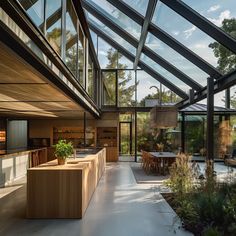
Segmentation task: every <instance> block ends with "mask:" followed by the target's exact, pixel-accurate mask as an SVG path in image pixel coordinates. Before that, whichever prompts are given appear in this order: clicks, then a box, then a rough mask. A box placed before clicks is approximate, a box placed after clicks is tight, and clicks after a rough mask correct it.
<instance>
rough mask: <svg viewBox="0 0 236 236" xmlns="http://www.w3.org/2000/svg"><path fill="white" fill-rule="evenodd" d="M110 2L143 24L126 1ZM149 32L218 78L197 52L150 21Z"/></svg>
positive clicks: (217, 72)
mask: <svg viewBox="0 0 236 236" xmlns="http://www.w3.org/2000/svg"><path fill="white" fill-rule="evenodd" d="M107 1H108V2H110V3H111V4H113V5H114V6H115V7H116V8H118V9H119V10H120V11H122V12H123V13H124V14H126V15H127V16H129V17H130V18H131V19H132V20H134V21H135V22H136V23H138V24H139V25H143V22H144V17H143V16H142V15H141V14H140V13H139V12H137V11H136V10H134V9H132V8H131V7H130V6H129V5H128V4H127V3H125V2H124V1H121V0H107ZM149 32H150V33H152V34H153V35H154V36H155V37H157V38H158V39H160V40H161V41H162V42H164V43H165V44H167V45H168V46H169V47H171V48H172V49H174V50H175V51H176V52H178V53H179V54H180V55H182V56H183V57H185V58H186V59H188V60H189V61H191V62H192V63H193V64H195V65H196V66H197V67H199V68H200V69H202V70H203V71H205V72H206V73H207V74H209V75H210V76H211V77H212V78H219V77H220V76H221V75H222V74H221V73H220V72H219V71H218V70H217V69H216V68H215V67H213V66H212V65H211V64H209V63H208V62H206V61H205V60H204V59H202V58H201V57H199V56H198V55H197V54H195V53H194V52H192V51H191V50H189V49H188V48H187V47H185V46H184V45H183V44H181V43H180V42H178V41H177V40H176V39H174V38H173V37H172V36H170V35H169V34H167V33H166V32H164V31H163V30H162V29H160V28H159V27H158V26H157V25H155V24H153V23H151V24H150V25H149Z"/></svg>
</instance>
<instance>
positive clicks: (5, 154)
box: [0, 147, 47, 158]
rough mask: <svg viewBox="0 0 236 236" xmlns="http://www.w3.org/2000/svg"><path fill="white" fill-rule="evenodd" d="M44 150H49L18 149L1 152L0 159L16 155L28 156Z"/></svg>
mask: <svg viewBox="0 0 236 236" xmlns="http://www.w3.org/2000/svg"><path fill="white" fill-rule="evenodd" d="M42 149H47V148H46V147H45V148H18V149H9V150H0V158H1V157H8V156H11V155H16V154H27V153H30V152H33V151H38V150H42Z"/></svg>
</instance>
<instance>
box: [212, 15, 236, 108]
mask: <svg viewBox="0 0 236 236" xmlns="http://www.w3.org/2000/svg"><path fill="white" fill-rule="evenodd" d="M221 28H222V29H223V30H224V31H225V32H227V33H228V34H230V35H231V36H232V37H233V38H236V19H235V18H232V19H224V20H223V22H222V27H221ZM209 47H210V48H212V49H213V52H214V54H215V56H216V57H217V58H218V61H217V62H218V67H217V68H218V69H219V70H220V71H221V72H222V73H224V74H225V73H228V72H230V71H232V70H234V69H236V54H234V53H233V52H231V51H230V50H229V49H227V48H226V47H224V46H223V45H222V44H220V43H218V42H214V43H211V44H210V45H209ZM231 106H232V107H233V108H236V93H234V94H233V95H232V96H231Z"/></svg>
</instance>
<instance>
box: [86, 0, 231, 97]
mask: <svg viewBox="0 0 236 236" xmlns="http://www.w3.org/2000/svg"><path fill="white" fill-rule="evenodd" d="M83 2H84V8H85V10H86V11H88V12H89V13H88V14H87V18H88V21H89V23H90V24H92V25H93V26H94V27H96V28H97V29H99V30H101V31H102V32H100V31H99V35H98V36H99V38H101V39H102V38H103V40H104V41H106V39H107V37H109V40H108V41H110V40H112V41H113V43H112V47H114V48H116V49H117V50H118V52H119V53H121V54H124V55H127V53H130V54H131V56H129V59H130V60H131V59H132V61H129V60H128V61H129V63H128V64H129V66H128V67H129V68H130V67H131V65H132V63H134V66H135V67H134V69H136V66H137V64H135V61H137V60H138V66H139V67H140V68H141V69H144V71H146V73H147V74H149V75H150V76H152V77H158V74H160V75H161V76H162V77H164V79H165V80H166V81H168V82H170V83H171V84H174V85H175V86H176V87H178V88H179V89H180V90H182V91H183V92H184V93H188V91H189V90H190V89H191V88H192V89H193V90H195V91H200V89H202V88H203V86H206V84H207V78H208V77H212V78H213V79H214V80H216V79H219V78H221V77H222V75H223V74H227V73H228V72H229V71H230V70H232V69H236V63H233V62H231V65H230V66H229V68H227V69H224V68H223V69H222V61H220V60H221V58H220V56H221V55H219V51H217V50H219V48H220V50H222V48H223V47H224V46H223V45H222V44H224V45H225V43H224V42H223V41H221V43H222V44H220V43H219V42H217V40H216V39H218V40H219V41H220V39H219V37H218V38H217V37H216V36H214V35H212V34H211V33H209V35H208V32H207V31H206V30H204V29H203V28H204V27H202V26H201V25H199V24H198V23H197V22H196V21H195V22H194V21H192V20H191V17H188V16H186V15H184V14H183V13H182V12H180V11H179V10H177V9H176V7H178V6H176V5H175V3H173V2H168V1H166V0H160V1H157V4H156V6H155V8H153V9H150V6H151V4H149V1H147V0H117V1H113V0H83ZM182 2H183V3H182ZM182 2H181V1H178V4H181V5H182V6H183V7H185V9H186V11H189V10H190V11H193V10H195V11H196V12H195V13H194V11H193V14H196V17H198V18H200V17H201V16H203V18H202V19H203V20H204V19H205V21H206V25H207V27H209V29H211V27H214V28H215V29H219V28H221V27H222V25H223V21H224V20H225V19H231V20H232V21H235V27H236V19H235V18H234V17H235V16H236V8H234V4H235V1H234V0H216V1H213V0H209V1H207V2H206V1H205V0H199V1H194V0H182ZM85 3H86V4H85ZM165 3H166V4H167V5H168V6H167V5H166V4H165ZM172 3H173V5H172ZM87 4H90V5H91V6H93V7H94V9H93V10H92V11H91V10H90V9H88V8H89V7H88V6H87ZM178 4H177V5H178ZM185 4H187V5H185ZM177 12H178V13H177ZM180 14H181V15H180ZM199 14H200V15H201V16H200V15H199ZM101 15H102V17H104V18H105V19H104V18H101ZM182 15H183V16H184V17H183V16H182ZM204 17H205V18H204ZM98 18H99V19H98ZM149 19H150V20H149ZM207 20H208V21H210V22H212V23H213V24H210V23H208V21H207ZM190 21H192V22H193V23H194V24H193V23H191V22H190ZM145 24H148V25H149V27H146V28H145V27H144V25H145ZM197 25H198V27H199V28H198V27H197ZM117 27H118V28H117ZM142 27H143V28H142ZM218 27H219V28H218ZM144 29H145V30H146V32H145V30H144ZM227 30H228V29H224V28H223V29H222V31H219V34H223V31H225V32H226V33H227V34H225V36H226V37H229V38H231V43H234V42H233V41H232V40H234V39H233V38H236V33H235V32H236V29H234V28H233V27H232V32H227ZM95 31H96V30H95ZM95 33H96V32H95ZM210 35H211V36H212V37H214V38H212V37H211V36H210ZM227 35H230V36H227ZM235 43H236V41H235ZM96 47H97V46H96V45H95V48H96ZM227 48H228V49H226V48H225V49H224V50H228V51H227V55H228V56H229V57H230V58H231V60H232V61H233V60H236V55H235V52H236V50H235V45H233V44H231V45H229V47H228V45H227ZM140 50H141V51H140ZM140 55H141V56H140ZM100 56H101V55H100ZM223 67H224V66H223ZM131 69H132V68H131ZM150 69H151V71H150ZM152 70H153V71H154V74H153V72H152ZM155 73H156V76H155ZM156 79H158V78H156ZM166 85H168V83H167V84H166ZM170 87H171V86H170ZM173 92H175V93H176V92H177V91H174V89H173ZM177 93H178V92H177Z"/></svg>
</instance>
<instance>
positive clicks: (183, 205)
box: [176, 197, 200, 228]
mask: <svg viewBox="0 0 236 236" xmlns="http://www.w3.org/2000/svg"><path fill="white" fill-rule="evenodd" d="M176 213H177V215H178V216H179V217H180V219H181V220H182V221H183V225H184V226H185V227H186V228H195V227H196V225H197V224H198V222H199V220H200V219H199V215H198V212H197V209H196V206H195V205H194V202H193V201H191V199H188V198H187V197H186V199H183V200H182V201H181V202H180V203H179V205H178V207H177V208H176Z"/></svg>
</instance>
